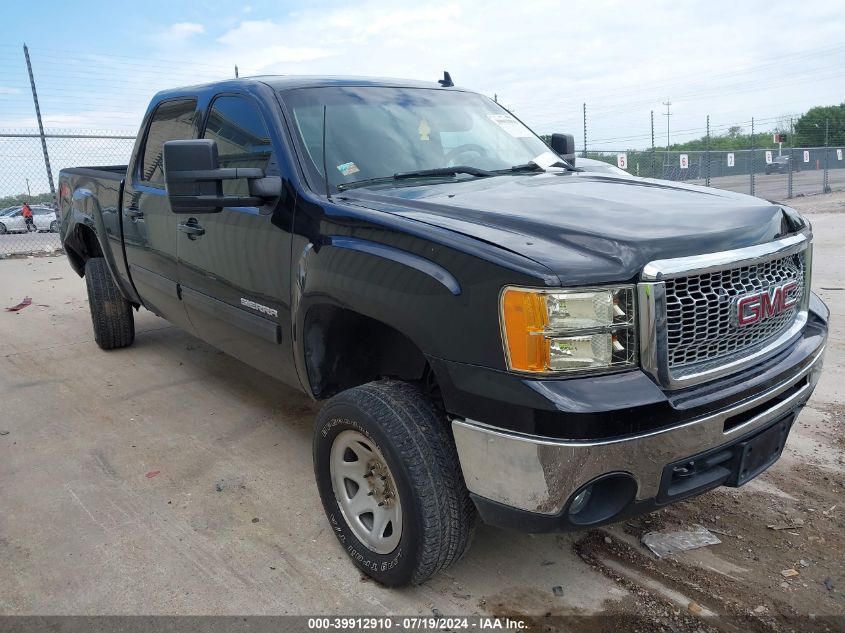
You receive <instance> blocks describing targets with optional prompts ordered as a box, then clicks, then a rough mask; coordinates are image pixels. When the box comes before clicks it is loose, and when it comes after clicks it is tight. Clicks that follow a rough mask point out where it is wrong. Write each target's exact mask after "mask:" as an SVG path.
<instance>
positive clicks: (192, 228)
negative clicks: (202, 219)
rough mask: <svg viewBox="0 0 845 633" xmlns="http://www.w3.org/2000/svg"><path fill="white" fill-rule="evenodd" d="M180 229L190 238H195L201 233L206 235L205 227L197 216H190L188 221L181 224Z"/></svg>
mask: <svg viewBox="0 0 845 633" xmlns="http://www.w3.org/2000/svg"><path fill="white" fill-rule="evenodd" d="M179 230H180V231H182V233H187V234H188V238H190V239H192V240H195V239H197V238H198V237H199V236H200V235H205V229H204V228H202V227H201V226H200V225H199V223H198V222H197V219H196V218H190V219H189V220H188V221H187V222H185V223H183V224H180V225H179Z"/></svg>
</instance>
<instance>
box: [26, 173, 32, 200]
mask: <svg viewBox="0 0 845 633" xmlns="http://www.w3.org/2000/svg"><path fill="white" fill-rule="evenodd" d="M26 195H27V196H29V197H30V198H31V197H32V191H30V189H29V178H27V179H26Z"/></svg>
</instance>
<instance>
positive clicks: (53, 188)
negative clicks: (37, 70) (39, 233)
mask: <svg viewBox="0 0 845 633" xmlns="http://www.w3.org/2000/svg"><path fill="white" fill-rule="evenodd" d="M23 54H24V57H26V69H27V71H28V72H29V85H30V86H32V101H33V103H35V116H36V118H37V119H38V133H39V134H40V135H41V151H42V152H43V153H44V166H45V167H46V169H47V181H48V182H49V183H50V195H52V196H53V203H54V204H55V205H56V207H57V208H58V206H59V205H58V203H59V201H58V199H57V198H56V185H54V184H53V170H52V169H51V168H50V155H49V154H48V153H47V138H46V137H45V136H44V124H43V123H42V122H41V108H40V107H39V106H38V93H37V92H36V91H35V77H34V76H33V75H32V63H31V62H30V61H29V49H28V48H27V47H26V44H24V45H23Z"/></svg>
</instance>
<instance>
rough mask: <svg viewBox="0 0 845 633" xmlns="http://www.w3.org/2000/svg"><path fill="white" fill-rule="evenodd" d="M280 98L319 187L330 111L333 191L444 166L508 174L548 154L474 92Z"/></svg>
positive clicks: (349, 90) (349, 91)
mask: <svg viewBox="0 0 845 633" xmlns="http://www.w3.org/2000/svg"><path fill="white" fill-rule="evenodd" d="M283 99H284V101H285V103H286V104H287V106H288V107H289V108H290V111H291V114H292V116H293V121H294V127H295V130H296V136H297V137H298V138H297V141H298V142H299V143H300V145H301V147H302V150H303V153H304V154H305V156H306V167H307V169H308V171H309V172H310V174H311V176H312V178H315V179H316V181H317V182H319V183H322V181H323V178H324V177H323V107H324V106H325V107H326V139H325V146H326V165H327V167H328V172H329V174H328V180H329V185H330V189H332V190H334V189H335V188H336V187H337V186H338V185H349V184H351V183H354V182H358V181H362V180H370V179H373V178H392V177H393V176H394V175H395V174H401V173H407V172H415V171H418V170H428V169H438V168H443V167H453V166H461V167H470V168H474V169H478V170H487V171H494V170H498V169H508V170H509V169H510V168H511V167H512V166H514V165H524V164H525V163H528V162H530V161H532V160H533V159H535V158H537V157H538V156H540V155H542V154H549V148H548V147H547V146H546V144H545V143H543V141H541V140H540V139H539V138H538V137H537V136H535V135H534V133H533V132H532V131H531V130H529V129H528V128H527V127H525V126H524V125H523V124H522V123H520V122H519V121H518V120H517V119H516V118H514V117H513V116H512V115H510V114H509V113H508V112H507V110H505V109H503V108H502V107H501V106H499V105H497V104H496V103H494V102H493V101H491V100H490V99H487V98H486V97H483V96H481V95H478V94H475V93H470V92H459V91H449V90H442V89H436V88H432V89H427V88H383V87H361V86H350V87H331V88H305V89H300V90H291V91H288V92H285V93H284V94H283ZM552 162H554V161H552ZM455 177H459V178H464V177H467V176H465V175H461V176H455ZM470 177H471V176H470ZM321 188H322V187H321Z"/></svg>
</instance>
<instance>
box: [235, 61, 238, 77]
mask: <svg viewBox="0 0 845 633" xmlns="http://www.w3.org/2000/svg"><path fill="white" fill-rule="evenodd" d="M237 78H238V65H237V64H235V79H237Z"/></svg>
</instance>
